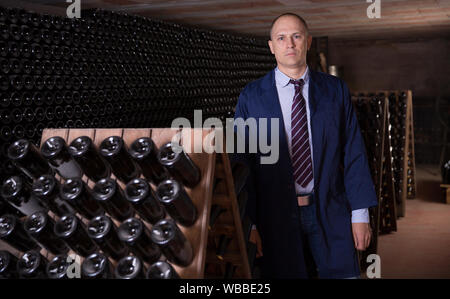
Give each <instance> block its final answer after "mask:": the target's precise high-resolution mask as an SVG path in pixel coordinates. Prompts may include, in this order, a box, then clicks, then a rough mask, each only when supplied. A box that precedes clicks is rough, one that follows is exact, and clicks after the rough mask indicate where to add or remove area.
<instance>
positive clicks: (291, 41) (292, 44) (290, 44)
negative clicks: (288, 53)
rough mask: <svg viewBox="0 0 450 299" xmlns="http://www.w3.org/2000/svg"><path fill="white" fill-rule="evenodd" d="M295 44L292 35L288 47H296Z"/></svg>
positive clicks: (288, 40)
mask: <svg viewBox="0 0 450 299" xmlns="http://www.w3.org/2000/svg"><path fill="white" fill-rule="evenodd" d="M294 46H295V43H294V40H293V39H292V37H289V38H288V39H287V47H288V48H294Z"/></svg>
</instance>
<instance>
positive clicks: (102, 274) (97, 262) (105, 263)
mask: <svg viewBox="0 0 450 299" xmlns="http://www.w3.org/2000/svg"><path fill="white" fill-rule="evenodd" d="M112 273H113V272H112V265H111V263H110V262H109V260H108V258H107V257H106V256H105V255H104V254H102V253H100V252H95V253H93V254H91V255H90V256H88V257H87V258H86V259H85V260H84V261H83V263H82V264H81V274H82V277H83V278H88V279H108V278H112Z"/></svg>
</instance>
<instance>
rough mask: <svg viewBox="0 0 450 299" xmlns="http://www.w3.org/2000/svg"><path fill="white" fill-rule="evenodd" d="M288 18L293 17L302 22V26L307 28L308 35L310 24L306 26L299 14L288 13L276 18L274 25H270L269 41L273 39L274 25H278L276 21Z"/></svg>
mask: <svg viewBox="0 0 450 299" xmlns="http://www.w3.org/2000/svg"><path fill="white" fill-rule="evenodd" d="M286 16H291V17H294V18H297V19H298V20H299V21H300V22H302V24H303V25H304V26H305V29H306V33H307V34H308V24H306V21H305V19H303V18H302V17H301V16H299V15H298V14H295V13H292V12H286V13H284V14H281V15H279V16H278V17H276V18H275V19H274V20H273V21H272V24H271V25H270V32H269V39H270V40H271V39H272V29H273V25H274V24H275V23H276V21H278V19H279V18H281V17H286Z"/></svg>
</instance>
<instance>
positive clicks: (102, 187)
mask: <svg viewBox="0 0 450 299" xmlns="http://www.w3.org/2000/svg"><path fill="white" fill-rule="evenodd" d="M92 195H93V197H94V198H95V199H96V200H97V202H98V203H99V204H100V205H101V206H102V207H103V209H104V210H105V211H106V212H107V213H108V214H110V215H111V216H112V217H114V218H116V219H118V220H119V221H124V220H126V219H128V218H130V217H133V215H134V209H133V206H132V205H131V204H130V203H129V202H128V201H127V200H126V199H125V196H124V192H123V190H122V188H121V187H120V186H119V185H118V184H117V183H116V181H115V180H113V179H111V178H107V179H101V180H100V181H98V182H97V183H96V184H95V186H94V188H93V193H92Z"/></svg>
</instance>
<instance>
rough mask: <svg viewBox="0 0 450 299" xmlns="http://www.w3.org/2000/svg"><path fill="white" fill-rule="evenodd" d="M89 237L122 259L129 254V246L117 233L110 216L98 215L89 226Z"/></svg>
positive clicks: (105, 250) (115, 256)
mask: <svg viewBox="0 0 450 299" xmlns="http://www.w3.org/2000/svg"><path fill="white" fill-rule="evenodd" d="M87 229H88V235H89V237H90V238H91V239H92V240H94V241H95V243H97V245H98V246H99V247H100V248H101V249H102V250H103V252H105V253H106V254H108V255H109V256H111V257H112V258H113V259H115V260H117V261H118V260H120V259H121V258H122V257H123V256H125V255H127V254H128V248H127V246H125V244H123V243H122V242H121V241H120V240H119V237H118V235H117V228H116V227H115V225H114V223H113V222H112V221H111V219H110V218H109V217H108V216H105V215H103V216H97V217H95V218H93V219H91V220H90V221H89V223H88V226H87Z"/></svg>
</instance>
